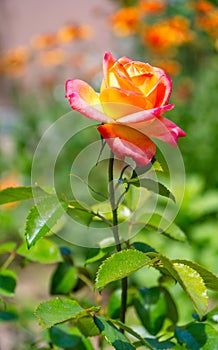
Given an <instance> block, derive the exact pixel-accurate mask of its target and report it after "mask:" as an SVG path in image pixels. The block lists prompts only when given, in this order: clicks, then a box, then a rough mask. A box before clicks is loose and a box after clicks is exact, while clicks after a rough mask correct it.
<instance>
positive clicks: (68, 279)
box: [50, 262, 78, 294]
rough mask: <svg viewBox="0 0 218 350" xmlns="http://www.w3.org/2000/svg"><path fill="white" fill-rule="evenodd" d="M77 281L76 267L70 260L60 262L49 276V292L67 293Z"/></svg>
mask: <svg viewBox="0 0 218 350" xmlns="http://www.w3.org/2000/svg"><path fill="white" fill-rule="evenodd" d="M77 281H78V278H77V269H76V268H75V267H74V266H73V265H72V264H71V263H70V262H64V263H60V264H59V265H58V267H57V269H56V270H55V271H54V273H53V275H52V278H51V287H50V294H69V293H70V292H71V291H72V289H73V288H74V287H75V285H76V283H77Z"/></svg>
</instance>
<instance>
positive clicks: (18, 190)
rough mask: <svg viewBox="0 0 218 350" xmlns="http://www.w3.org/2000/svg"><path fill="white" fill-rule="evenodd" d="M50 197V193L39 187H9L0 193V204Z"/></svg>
mask: <svg viewBox="0 0 218 350" xmlns="http://www.w3.org/2000/svg"><path fill="white" fill-rule="evenodd" d="M48 196H49V193H47V192H46V191H45V190H43V189H42V188H41V187H38V186H33V187H32V186H26V187H25V186H21V187H8V188H5V189H3V190H1V191H0V204H6V203H11V202H17V201H23V200H26V199H31V198H43V197H48Z"/></svg>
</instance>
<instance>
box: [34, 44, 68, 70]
mask: <svg viewBox="0 0 218 350" xmlns="http://www.w3.org/2000/svg"><path fill="white" fill-rule="evenodd" d="M66 58H67V55H66V52H65V51H64V50H62V49H58V48H57V49H52V50H47V51H44V52H40V53H39V55H38V57H37V61H38V63H39V64H40V65H42V66H45V67H46V66H57V65H60V64H62V63H64V62H65V61H66Z"/></svg>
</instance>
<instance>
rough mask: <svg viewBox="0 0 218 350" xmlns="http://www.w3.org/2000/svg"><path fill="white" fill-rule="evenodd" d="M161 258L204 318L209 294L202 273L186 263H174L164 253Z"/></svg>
mask: <svg viewBox="0 0 218 350" xmlns="http://www.w3.org/2000/svg"><path fill="white" fill-rule="evenodd" d="M160 260H161V262H162V263H163V265H164V267H165V268H166V269H167V270H168V271H169V272H170V274H171V275H172V276H173V277H174V278H175V280H176V281H178V282H179V284H180V285H181V286H182V288H183V289H184V290H185V292H186V293H187V294H188V295H189V297H190V298H191V300H192V302H193V305H194V307H195V310H196V312H197V313H198V315H199V317H200V318H202V316H203V315H204V314H205V313H206V311H207V308H208V296H207V289H206V286H205V284H204V281H203V278H202V277H201V275H200V274H199V273H198V272H197V271H196V270H194V269H192V268H191V267H189V266H187V265H185V264H180V263H173V261H170V260H169V259H167V258H166V257H165V256H163V255H160Z"/></svg>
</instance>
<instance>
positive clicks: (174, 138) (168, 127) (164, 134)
mask: <svg viewBox="0 0 218 350" xmlns="http://www.w3.org/2000/svg"><path fill="white" fill-rule="evenodd" d="M134 127H136V129H137V130H138V131H140V132H142V133H144V134H145V135H147V136H148V137H154V138H156V139H159V140H162V141H164V142H167V143H169V144H170V145H171V146H176V145H177V143H178V138H179V137H184V136H186V134H185V132H184V131H183V130H182V129H181V128H179V127H178V126H177V125H176V124H175V123H173V122H171V121H170V120H169V119H167V118H163V117H158V118H154V119H153V120H151V121H148V122H144V123H138V124H135V125H134Z"/></svg>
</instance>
